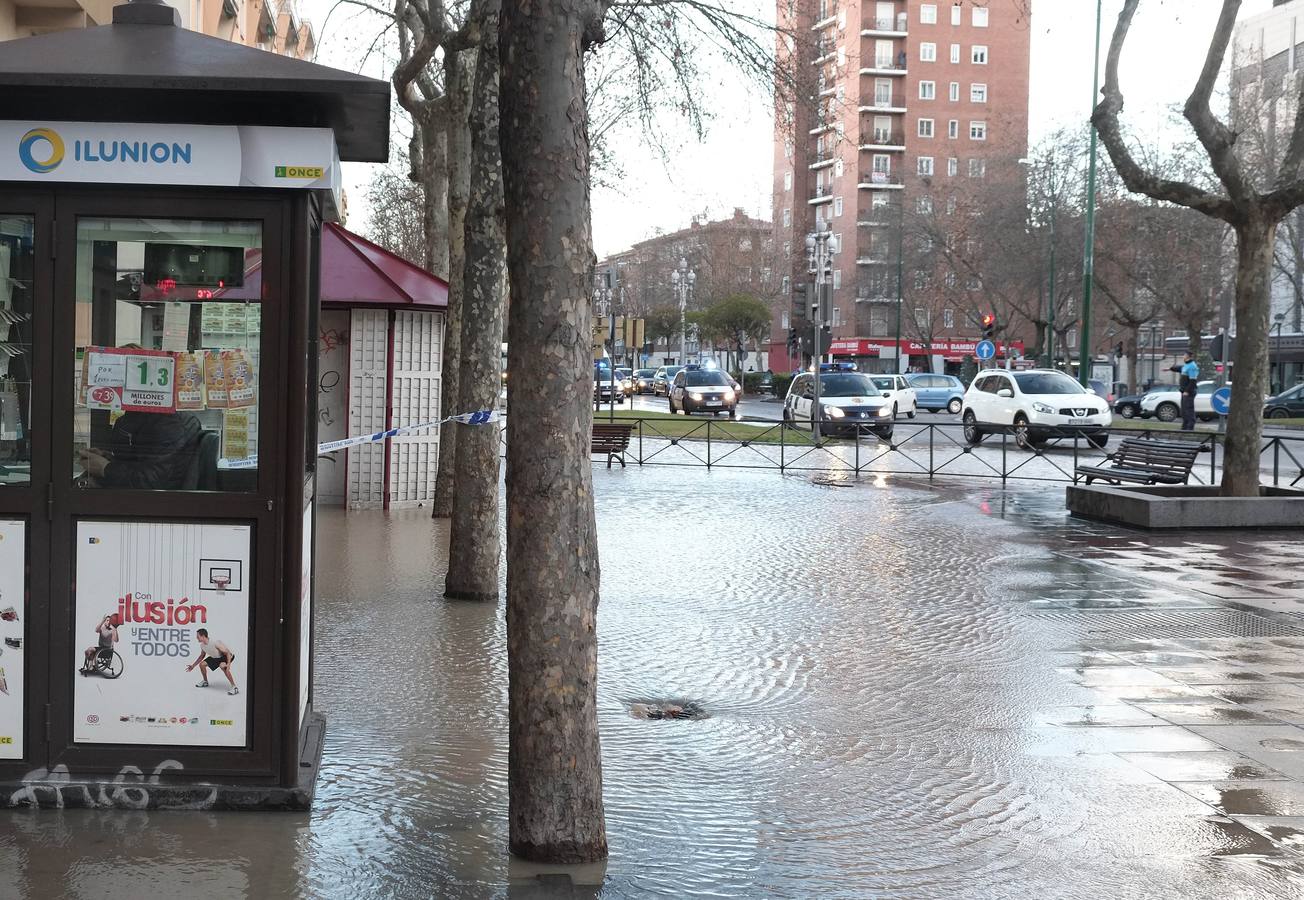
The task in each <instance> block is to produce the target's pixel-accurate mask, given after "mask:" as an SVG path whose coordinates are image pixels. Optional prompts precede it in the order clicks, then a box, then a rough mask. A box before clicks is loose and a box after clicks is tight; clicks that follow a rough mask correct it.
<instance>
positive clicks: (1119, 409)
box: [1114, 394, 1150, 419]
mask: <svg viewBox="0 0 1304 900" xmlns="http://www.w3.org/2000/svg"><path fill="white" fill-rule="evenodd" d="M1144 396H1145V394H1128V395H1127V396H1126V397H1119V398H1118V399H1117V400H1115V401H1114V412H1116V413H1118V414H1119V415H1120V416H1122V417H1123V418H1125V419H1136V418H1141V419H1148V418H1149V417H1150V414H1149V413H1144V412H1142V411H1141V398H1142V397H1144Z"/></svg>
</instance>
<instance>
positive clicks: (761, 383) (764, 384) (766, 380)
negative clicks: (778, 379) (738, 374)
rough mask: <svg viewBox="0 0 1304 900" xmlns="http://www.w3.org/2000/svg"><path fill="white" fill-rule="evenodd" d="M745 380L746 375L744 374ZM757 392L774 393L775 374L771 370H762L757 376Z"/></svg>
mask: <svg viewBox="0 0 1304 900" xmlns="http://www.w3.org/2000/svg"><path fill="white" fill-rule="evenodd" d="M743 380H744V381H745V380H746V377H745V376H744V379H743ZM756 393H758V394H773V393H774V375H773V374H772V373H770V372H761V373H760V374H759V375H758V376H757V378H756Z"/></svg>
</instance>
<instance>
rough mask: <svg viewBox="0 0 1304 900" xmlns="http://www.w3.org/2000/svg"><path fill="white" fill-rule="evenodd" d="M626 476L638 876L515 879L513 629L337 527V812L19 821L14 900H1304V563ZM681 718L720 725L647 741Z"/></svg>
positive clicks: (610, 740) (626, 720)
mask: <svg viewBox="0 0 1304 900" xmlns="http://www.w3.org/2000/svg"><path fill="white" fill-rule="evenodd" d="M594 476H595V477H594V481H595V490H596V498H597V510H598V528H599V534H600V537H601V542H602V548H601V549H602V567H603V568H602V576H603V578H602V583H603V591H602V593H603V599H602V606H601V608H600V614H599V637H600V641H601V649H600V656H599V662H600V676H601V679H600V683H599V708H600V715H601V726H602V742H603V765H604V782H605V791H606V795H605V796H606V809H607V823H608V832H609V839H610V846H611V858H610V860H609V862H608V863H607V864H606V866H605V867H603V866H596V867H589V868H581V869H575V868H566V869H558V870H557V871H559V872H564V873H567V874H569V875H570V876H571V879H572V880H573V881H574V882H575V887H573V888H572V887H571V886H570V885H569V884H564V883H559V882H549V881H546V880H545V881H540V880H538V879H536V877H535V876H536V875H537V874H539V873H540V872H546V871H548V870H546V869H540V868H538V867H530V866H526V865H523V864H520V863H517V862H513V861H511V860H509V858H508V856H507V853H506V849H505V848H506V843H507V841H506V804H507V794H506V770H507V747H506V734H507V722H506V689H507V686H506V659H505V644H506V640H505V626H504V621H503V616H502V606H501V605H498V606H488V605H468V604H456V603H448V602H445V601H443V600H442V599H439V596H440V593H441V588H442V585H441V580H442V579H441V576H440V575H438V574H436V573H440V572H442V570H443V563H442V562H440V561H439V560H437V559H436V560H432V559H431V558H430V557H431V550H430V548H431V547H432V546H435V547H440V546H442V545H443V544H444V543H445V542H446V532H445V530H444V529H445V526H444V525H442V524H438V523H432V522H431V521H430V520H429V518H428V512H427V511H426V510H414V511H410V512H403V513H397V514H394V515H391V516H388V517H385V516H382V515H380V514H377V513H355V514H350V515H346V514H344V513H343V512H338V511H326V512H324V513H323V514H322V516H321V519H320V525H319V529H320V537H319V547H320V548H321V551H320V555H319V559H321V560H322V564H323V568H322V570H321V571H320V572H319V575H318V581H317V591H318V597H319V600H318V603H319V605H318V612H317V639H316V657H315V658H316V689H315V690H316V693H315V704H314V705H315V706H316V708H317V709H319V710H321V711H322V712H324V713H325V714H326V716H327V717H328V721H329V725H328V731H327V740H326V750H325V757H324V759H323V763H322V770H321V777H320V782H319V785H318V793H317V800H316V804H315V806H314V808H313V810H312V812H311V813H309V814H303V815H298V814H283V813H276V814H240V813H230V814H215V813H179V812H172V813H166V812H162V813H125V812H108V811H106V812H98V811H89V812H83V811H62V812H55V811H45V812H36V811H29V810H19V811H10V812H5V813H4V814H3V817H0V823H2V824H0V897H23V898H37V897H55V896H68V897H75V898H96V900H111V898H117V897H141V896H151V895H157V896H182V895H188V896H189V895H200V894H202V895H206V896H219V895H220V896H223V897H279V896H302V897H351V898H359V900H361V898H373V897H396V898H397V897H403V898H406V897H468V898H477V897H507V896H513V897H515V896H520V897H533V896H572V895H574V896H595V895H597V896H602V897H641V896H649V895H660V896H675V897H683V896H710V897H821V898H829V897H848V898H861V897H871V896H872V897H902V898H906V897H910V898H914V897H1083V898H1086V897H1092V898H1096V897H1142V896H1144V897H1147V898H1161V897H1172V898H1179V897H1180V898H1194V897H1215V896H1216V897H1236V898H1242V897H1244V898H1257V897H1265V898H1269V897H1282V898H1287V897H1299V896H1301V895H1302V894H1304V728H1301V727H1299V726H1300V725H1301V724H1304V617H1300V616H1299V614H1300V613H1304V586H1302V585H1301V584H1300V583H1299V582H1295V581H1292V580H1291V579H1293V578H1294V577H1295V576H1296V575H1297V574H1298V573H1299V572H1300V571H1302V570H1304V569H1302V568H1301V565H1302V564H1304V559H1302V558H1301V557H1302V556H1304V551H1301V550H1300V549H1298V548H1299V542H1298V540H1297V539H1296V538H1295V537H1293V536H1290V535H1283V534H1271V533H1254V534H1249V535H1246V534H1244V533H1242V534H1239V535H1234V536H1228V535H1224V536H1219V535H1208V534H1202V535H1200V536H1199V537H1198V541H1199V543H1195V542H1193V541H1187V542H1182V541H1180V540H1179V539H1178V538H1176V537H1174V536H1171V535H1170V536H1165V537H1156V538H1154V539H1150V538H1148V537H1147V536H1145V535H1142V534H1140V533H1136V532H1126V531H1122V530H1120V529H1113V528H1108V527H1105V526H1097V525H1091V526H1086V525H1079V524H1078V523H1071V522H1069V520H1068V519H1067V518H1066V517H1065V515H1064V513H1063V510H1062V506H1063V487H1062V486H1056V485H1049V486H1030V487H1022V488H1018V489H1010V490H1009V491H1005V490H1002V489H1000V488H999V486H997V485H994V484H983V483H975V482H968V483H965V484H963V485H958V486H957V485H955V484H944V483H942V482H938V483H936V484H935V485H932V486H930V485H929V484H927V483H926V482H908V481H900V480H896V479H893V480H890V481H888V480H884V479H872V478H868V477H867V478H864V479H862V480H861V481H859V482H854V481H852V480H850V479H844V480H838V479H836V478H832V477H830V476H820V477H819V478H818V479H816V480H812V479H811V478H807V477H799V476H788V477H784V476H780V475H777V474H774V473H771V472H750V471H722V470H719V469H717V470H714V471H709V472H708V471H705V470H702V469H675V468H670V467H666V468H652V467H649V468H643V469H638V468H636V467H632V468H630V469H627V470H623V471H622V470H619V469H616V470H612V471H608V470H606V469H605V468H602V469H599V468H596V467H595V471H594ZM662 701H673V702H675V703H679V704H683V703H693V704H696V705H698V706H700V707H701V709H702V710H703V711H704V712H705V713H706V716H707V717H706V718H703V719H699V720H673V719H661V720H655V719H646V718H638V717H635V716H633V715H631V714H630V711H629V706H630V705H631V704H638V703H658V702H662ZM151 884H152V885H157V886H158V887H157V894H151V893H150V891H149V889H148V888H147V887H146V888H142V885H151Z"/></svg>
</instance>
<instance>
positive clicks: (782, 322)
mask: <svg viewBox="0 0 1304 900" xmlns="http://www.w3.org/2000/svg"><path fill="white" fill-rule="evenodd" d="M783 280H784V282H785V283H786V282H787V281H788V276H787V275H785V276H783ZM787 292H788V291H787V289H786V288H785V289H784V293H785V294H786V293H787ZM788 322H789V319H788V311H787V310H786V309H785V310H784V311H783V312H782V313H780V315H779V327H780V328H784V329H786V328H787V327H788Z"/></svg>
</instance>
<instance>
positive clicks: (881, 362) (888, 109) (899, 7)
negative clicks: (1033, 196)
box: [771, 0, 1031, 369]
mask: <svg viewBox="0 0 1304 900" xmlns="http://www.w3.org/2000/svg"><path fill="white" fill-rule="evenodd" d="M1029 9H1030V4H1028V3H1026V2H1023V0H963V2H951V0H930V2H921V0H778V22H779V25H780V36H779V38H778V54H779V60H780V63H781V66H782V67H783V68H784V70H785V71H786V72H787V73H790V76H789V77H790V80H788V79H787V78H785V81H784V83H783V84H781V85H779V86H778V91H777V94H778V101H777V107H778V108H777V113H776V116H775V123H776V124H775V140H774V198H775V202H774V222H775V233H776V237H775V239H776V242H777V243H778V245H779V247H780V249H781V258H783V259H786V260H787V264H786V265H785V266H784V271H785V273H786V277H785V278H784V281H783V283H782V286H781V288H782V295H783V296H784V297H787V298H789V299H788V300H787V301H785V300H783V299H781V300H780V301H779V303H778V304H776V316H775V322H774V329H773V335H772V344H771V359H773V360H775V361H778V360H782V359H784V358H789V359H791V360H792V362H793V364H794V365H795V364H797V363H798V359H797V356H799V353H794V352H792V350H791V349H790V348H791V344H790V336H791V333H792V331H793V330H797V331H798V332H799V334H804V333H805V332H806V331H807V330H809V329H808V321H807V320H805V319H804V318H802V313H803V312H804V309H803V306H804V305H805V304H804V303H802V302H797V303H796V304H794V303H793V302H792V298H794V297H796V298H800V297H801V294H800V289H801V286H802V285H804V284H807V283H808V282H809V281H810V280H811V277H812V276H811V275H809V273H808V271H807V261H806V250H805V239H806V235H807V234H809V233H810V232H812V231H813V230H815V228H816V227H818V226H820V225H823V224H827V225H828V227H829V228H830V229H831V230H832V231H833V232H834V233H835V234H837V235H838V236H839V238H840V250H839V252H838V253H837V254H836V255H835V256H834V261H833V269H832V274H831V281H832V301H831V303H830V304H829V310H828V320H829V322H830V324H831V339H832V347H831V352H832V353H833V354H834V355H837V356H844V357H847V358H853V359H856V360H857V361H858V362H860V363H862V366H863V367H864V368H866V369H891V368H895V367H897V366H900V367H901V368H906V367H907V366H910V367H915V368H934V369H936V368H938V367H939V365H941V364H945V363H947V362H950V363H954V364H958V362H959V360H960V358H961V357H962V356H963V355H964V354H965V353H966V352H969V350H970V349H971V346H972V341H973V340H975V339H976V338H977V337H978V336H979V335H978V328H977V326H976V322H975V321H974V319H975V317H974V316H973V315H972V311H973V310H974V309H978V308H980V307H981V290H982V286H981V279H980V278H965V279H957V278H955V277H954V276H953V275H952V276H949V277H948V276H946V275H943V274H941V273H940V272H939V271H938V270H937V269H936V267H935V266H934V265H932V264H930V263H929V261H928V253H929V248H928V247H927V246H923V247H920V246H911V245H909V244H908V243H903V241H902V236H903V234H909V233H910V229H908V228H907V227H906V222H907V219H908V217H909V216H915V215H918V214H928V215H932V216H940V217H945V216H948V215H955V216H964V215H967V213H966V212H965V210H966V209H968V205H967V204H965V203H963V202H961V201H960V200H959V199H958V198H959V197H961V196H962V195H964V194H965V193H968V192H969V190H968V189H967V188H966V185H969V184H973V183H975V182H977V181H979V180H981V179H987V178H992V177H1010V175H1011V173H1014V172H1017V165H1016V162H1017V160H1019V159H1020V158H1021V157H1023V156H1024V155H1025V154H1026V152H1027V145H1028V73H1029V50H1030V33H1031V31H1030V29H1031V21H1030V18H1029V15H1030V14H1029ZM1010 180H1011V184H1012V185H1013V184H1018V185H1019V186H1020V187H1019V189H1021V180H1020V179H1019V178H1018V177H1013V178H1011V179H1010ZM964 230H965V232H966V233H970V232H971V231H972V227H971V223H970V222H966V223H965V228H964ZM898 256H900V257H901V265H900V267H899V268H898ZM898 272H900V276H898ZM899 287H900V289H899ZM898 297H901V298H902V302H901V316H902V318H903V320H904V321H903V322H902V326H901V335H902V341H901V344H900V345H898V344H897V343H896V340H895V338H896V334H897V324H896V323H897V309H898ZM898 351H900V356H898ZM930 351H931V352H930ZM930 357H936V358H930ZM894 358H895V361H894Z"/></svg>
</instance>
